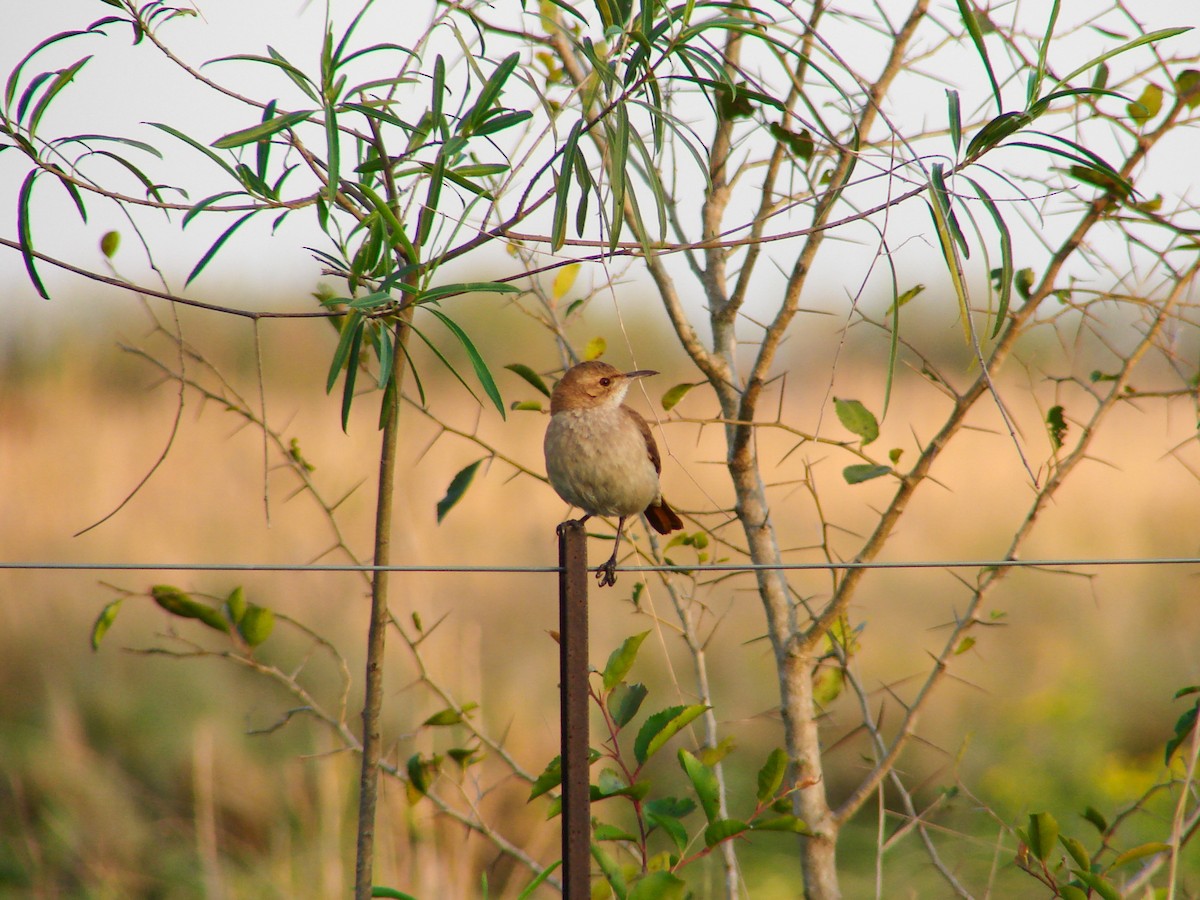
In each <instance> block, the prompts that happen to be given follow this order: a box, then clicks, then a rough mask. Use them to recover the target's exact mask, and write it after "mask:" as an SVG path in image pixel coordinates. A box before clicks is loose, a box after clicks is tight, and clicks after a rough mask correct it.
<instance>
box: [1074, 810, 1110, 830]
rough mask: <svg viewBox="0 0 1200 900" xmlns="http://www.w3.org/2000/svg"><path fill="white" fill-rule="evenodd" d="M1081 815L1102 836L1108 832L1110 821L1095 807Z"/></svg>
mask: <svg viewBox="0 0 1200 900" xmlns="http://www.w3.org/2000/svg"><path fill="white" fill-rule="evenodd" d="M1080 815H1082V816H1083V817H1084V818H1085V819H1087V820H1088V821H1089V822H1091V823H1092V826H1093V827H1094V828H1095V829H1096V830H1097V831H1098V832H1100V833H1101V834H1104V833H1105V832H1106V831H1108V819H1106V818H1105V817H1104V814H1103V813H1102V812H1100V810H1098V809H1096V807H1094V806H1089V807H1087V809H1085V810H1084V811H1083V812H1082V813H1081V814H1080Z"/></svg>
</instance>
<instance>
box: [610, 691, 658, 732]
mask: <svg viewBox="0 0 1200 900" xmlns="http://www.w3.org/2000/svg"><path fill="white" fill-rule="evenodd" d="M649 693H650V691H649V690H648V689H647V687H646V686H645V685H644V684H642V683H641V682H635V683H634V684H626V683H624V682H622V683H621V684H618V685H617V686H616V687H615V688H613V691H612V693H611V694H609V695H608V701H607V703H608V712H609V715H611V716H612V717H613V724H615V725H616V726H617V727H618V728H624V727H625V726H626V725H628V724H629V723H630V721H632V719H633V717H634V716H636V715H637V712H638V710H639V709H641V706H642V701H644V700H645V699H646V695H647V694H649Z"/></svg>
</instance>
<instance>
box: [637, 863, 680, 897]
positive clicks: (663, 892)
mask: <svg viewBox="0 0 1200 900" xmlns="http://www.w3.org/2000/svg"><path fill="white" fill-rule="evenodd" d="M687 895H688V894H687V882H685V881H684V880H683V879H681V878H680V877H679V876H678V875H675V874H674V873H672V872H666V871H662V870H660V871H658V872H649V873H647V874H646V875H643V876H642V877H641V878H639V879H638V880H637V881H636V882H635V883H634V885H633V889H632V890H630V892H629V894H628V900H684V897H686V896H687Z"/></svg>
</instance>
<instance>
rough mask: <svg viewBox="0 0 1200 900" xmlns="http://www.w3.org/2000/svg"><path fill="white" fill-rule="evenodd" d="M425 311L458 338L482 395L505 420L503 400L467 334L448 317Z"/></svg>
mask: <svg viewBox="0 0 1200 900" xmlns="http://www.w3.org/2000/svg"><path fill="white" fill-rule="evenodd" d="M425 308H426V310H427V311H428V312H429V314H430V315H432V316H433V317H434V318H436V319H437V320H438V321H439V322H441V323H442V324H443V325H445V326H446V328H447V329H448V330H449V331H450V333H451V334H453V335H454V336H455V337H456V338H458V342H459V343H460V344H462V346H463V349H464V350H465V351H466V353H467V358H468V359H469V360H470V361H471V368H473V369H474V370H475V377H476V378H478V379H479V383H480V384H481V385H482V386H483V390H484V393H486V394H487V395H488V397H489V398H490V399H491V401H492V403H493V404H494V405H495V407H496V409H498V410H499V411H500V417H501V418H502V419H503V418H507V416H506V415H505V410H504V398H503V397H501V396H500V389H499V388H498V387H496V382H495V381H494V380H493V378H492V373H491V372H490V371H489V370H488V367H487V364H486V363H485V362H484V361H483V357H482V356H480V355H479V351H478V350H476V349H475V345H474V344H473V343H471V339H470V338H469V337H467V333H466V332H465V331H463V330H462V329H461V328H460V327H459V326H458V324H457V323H456V322H455V321H454V320H453V319H451V318H450V317H449V316H447V315H445V314H444V313H442V312H439V311H438V310H436V309H434V308H432V307H429V306H427V307H425Z"/></svg>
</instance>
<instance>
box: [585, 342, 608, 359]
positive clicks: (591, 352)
mask: <svg viewBox="0 0 1200 900" xmlns="http://www.w3.org/2000/svg"><path fill="white" fill-rule="evenodd" d="M607 349H608V341H606V340H604V338H602V337H594V338H592V339H591V340H590V341H588V342H587V346H586V347H584V348H583V358H584V359H599V358H600V357H602V356H603V355H604V351H605V350H607Z"/></svg>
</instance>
